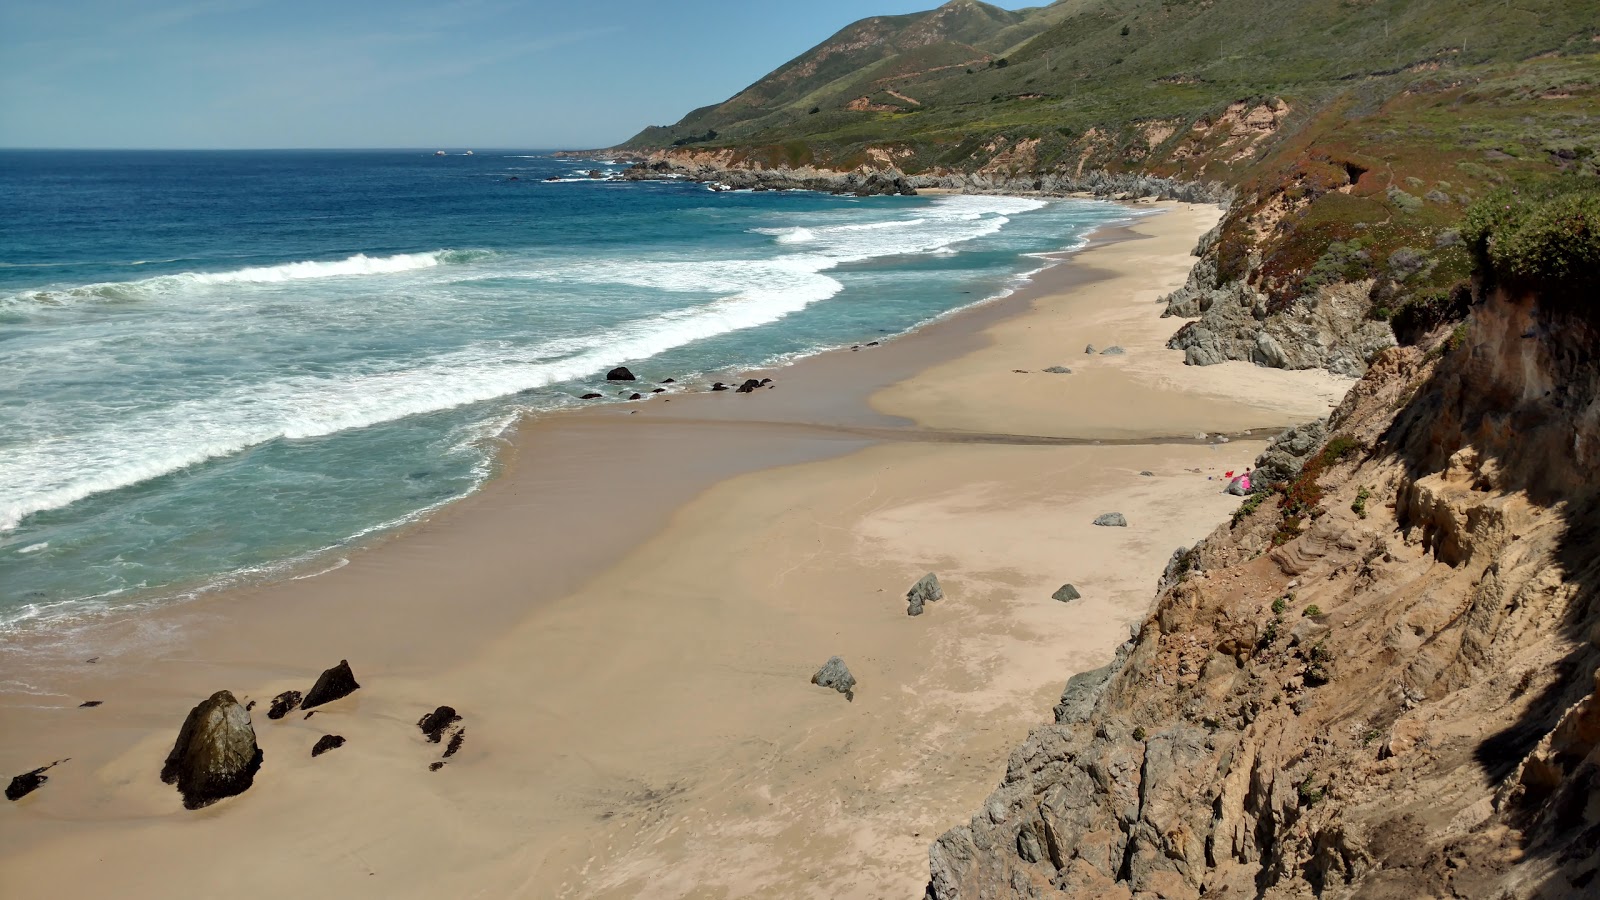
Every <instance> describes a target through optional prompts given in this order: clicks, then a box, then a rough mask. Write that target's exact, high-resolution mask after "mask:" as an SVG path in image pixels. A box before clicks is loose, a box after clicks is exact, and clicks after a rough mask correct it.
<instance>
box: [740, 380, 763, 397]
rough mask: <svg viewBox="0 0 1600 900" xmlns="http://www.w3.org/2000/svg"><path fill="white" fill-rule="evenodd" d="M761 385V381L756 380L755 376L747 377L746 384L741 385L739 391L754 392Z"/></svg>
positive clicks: (744, 392)
mask: <svg viewBox="0 0 1600 900" xmlns="http://www.w3.org/2000/svg"><path fill="white" fill-rule="evenodd" d="M759 387H761V382H759V381H757V380H755V379H754V378H746V379H745V380H744V384H741V385H739V388H738V391H737V393H740V394H753V393H755V391H756V388H759Z"/></svg>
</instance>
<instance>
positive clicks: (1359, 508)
mask: <svg viewBox="0 0 1600 900" xmlns="http://www.w3.org/2000/svg"><path fill="white" fill-rule="evenodd" d="M1371 497H1372V492H1371V491H1369V490H1367V489H1366V487H1362V488H1361V490H1359V491H1357V492H1356V499H1355V500H1354V501H1353V502H1352V503H1351V504H1350V511H1351V512H1353V513H1355V514H1356V515H1357V516H1360V517H1361V518H1363V519H1365V518H1366V517H1367V501H1368V500H1369V499H1371Z"/></svg>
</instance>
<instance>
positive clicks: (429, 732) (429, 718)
mask: <svg viewBox="0 0 1600 900" xmlns="http://www.w3.org/2000/svg"><path fill="white" fill-rule="evenodd" d="M459 721H461V716H460V715H458V714H457V713H456V710H455V707H453V706H441V707H439V708H438V709H435V710H434V711H433V712H431V713H428V714H427V715H425V716H423V717H422V718H420V719H418V720H417V728H418V729H420V730H421V731H422V733H423V735H425V736H426V737H427V738H428V743H430V744H437V743H439V741H441V740H443V739H444V733H445V729H447V728H449V727H450V726H451V725H454V724H455V723H457V722H459Z"/></svg>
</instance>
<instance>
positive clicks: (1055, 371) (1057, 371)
mask: <svg viewBox="0 0 1600 900" xmlns="http://www.w3.org/2000/svg"><path fill="white" fill-rule="evenodd" d="M1045 371H1046V372H1049V373H1050V374H1051V375H1071V374H1072V370H1071V369H1069V368H1067V367H1066V366H1051V367H1050V368H1048V369H1045Z"/></svg>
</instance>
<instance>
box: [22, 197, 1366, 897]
mask: <svg viewBox="0 0 1600 900" xmlns="http://www.w3.org/2000/svg"><path fill="white" fill-rule="evenodd" d="M1163 209H1164V212H1163V214H1161V215H1159V216H1152V217H1149V218H1144V219H1141V220H1139V221H1138V222H1136V223H1135V224H1134V225H1132V226H1131V227H1129V228H1126V229H1114V230H1110V231H1108V232H1105V233H1102V234H1101V235H1100V236H1099V240H1098V241H1097V243H1096V245H1095V246H1093V247H1091V248H1090V249H1088V250H1085V251H1083V252H1082V253H1080V254H1076V255H1074V256H1073V257H1072V259H1071V261H1070V262H1069V263H1067V264H1065V265H1061V266H1057V267H1055V268H1053V269H1050V270H1047V271H1046V272H1044V273H1042V274H1041V275H1039V276H1038V277H1036V278H1035V279H1034V281H1033V283H1032V284H1030V285H1029V286H1028V287H1027V288H1025V289H1024V290H1022V291H1019V292H1018V293H1017V294H1014V295H1013V296H1011V297H1009V298H1006V299H1004V300H1001V301H998V302H995V303H992V304H988V305H985V306H983V307H979V308H975V309H972V310H968V311H964V312H962V313H958V314H955V315H952V316H950V317H947V318H945V319H943V320H941V321H939V322H936V323H934V324H932V325H930V326H928V327H926V328H924V329H921V330H919V331H918V332H916V333H914V334H912V335H908V336H905V337H902V338H899V339H896V340H893V341H889V342H886V343H884V344H883V345H882V346H878V347H864V348H862V349H861V350H859V351H857V352H850V351H843V352H836V353H830V354H824V355H821V356H818V357H813V358H811V359H807V360H802V361H801V362H799V363H797V364H796V365H793V366H790V367H786V368H783V369H780V370H777V371H774V372H769V373H764V374H766V375H769V376H771V377H773V378H774V380H775V386H774V387H773V389H771V390H762V391H758V392H756V393H754V394H749V395H736V394H733V393H732V392H726V393H718V394H709V393H704V392H699V393H675V394H669V395H658V396H657V397H656V398H655V399H651V400H649V401H643V402H639V403H635V404H625V405H613V406H607V407H604V408H598V407H597V408H595V409H592V410H585V411H582V412H579V413H576V414H570V415H557V416H549V417H545V418H541V419H536V420H532V421H530V422H528V423H526V424H524V425H523V426H522V427H520V428H519V429H518V430H517V431H516V432H515V433H514V434H512V435H509V436H508V439H507V440H508V444H509V446H508V448H507V452H506V454H505V461H504V464H503V471H502V473H501V474H500V475H499V477H497V478H496V479H494V480H493V481H492V482H491V483H490V484H489V485H487V486H486V487H485V488H484V489H483V490H482V491H480V492H479V493H478V494H476V495H474V496H473V497H471V498H468V499H467V500H465V501H462V502H460V503H457V504H454V505H452V506H450V507H448V508H446V509H445V510H442V511H441V512H439V513H437V514H436V515H434V516H432V517H430V518H429V519H428V520H426V521H425V522H422V523H419V524H417V525H414V526H411V527H408V528H406V529H403V530H402V531H400V532H398V533H396V534H394V535H392V536H389V537H387V538H386V539H384V540H382V541H380V542H378V543H377V544H376V545H375V546H372V547H370V548H365V549H362V550H360V551H356V552H352V553H350V554H347V556H348V558H349V564H348V565H344V566H343V567H341V568H338V569H336V570H333V571H329V572H327V573H325V574H321V575H317V576H315V577H306V578H301V579H298V580H289V581H284V582H279V583H276V584H270V585H263V586H258V587H252V588H248V589H239V590H231V591H224V592H219V593H216V594H213V595H209V596H205V597H202V598H200V599H197V600H195V601H192V602H188V603H184V604H181V605H175V606H169V607H166V608H162V609H158V610H151V611H148V612H146V613H144V614H141V615H138V616H124V617H120V618H114V619H110V620H106V621H102V622H98V623H94V624H90V625H86V626H84V627H81V628H79V629H76V630H73V631H68V632H60V633H56V634H54V635H49V636H44V635H40V636H35V637H34V638H32V639H30V640H27V641H20V642H14V643H13V644H11V645H8V646H7V647H5V648H3V652H0V682H4V683H5V684H6V685H7V686H8V688H7V689H6V690H5V691H4V692H3V693H0V733H4V734H5V735H6V739H5V741H4V742H3V746H0V765H4V766H6V767H8V768H4V769H0V772H3V773H5V774H6V775H7V776H9V775H10V774H15V773H18V772H22V771H26V770H28V769H31V768H34V767H35V766H38V765H43V764H45V763H47V762H50V761H51V760H54V759H59V758H62V757H71V758H72V759H71V761H70V762H66V763H63V764H62V765H61V766H59V767H57V768H55V769H53V770H51V772H50V773H49V774H50V775H51V780H50V782H49V783H48V784H46V785H45V786H44V787H43V788H41V789H40V790H39V791H37V792H36V793H34V794H33V795H31V796H29V797H27V798H25V799H24V800H22V801H20V802H18V803H14V804H8V806H9V808H8V809H5V810H3V811H0V872H3V873H5V874H4V876H3V879H4V884H5V885H6V886H7V888H8V893H15V894H16V895H18V896H24V895H34V894H46V893H48V894H50V895H55V896H85V895H89V894H112V895H116V896H133V897H137V896H147V895H149V896H155V895H170V893H172V889H173V886H174V885H176V884H181V885H183V890H182V892H183V893H187V894H197V895H204V894H210V893H213V892H221V891H227V892H229V893H231V894H242V895H245V896H280V895H283V894H286V893H289V892H298V893H301V894H309V895H312V896H324V895H333V894H336V893H337V894H340V895H344V896H384V897H390V896H429V897H436V896H440V895H445V896H464V895H467V896H486V897H491V896H492V897H498V896H527V897H569V896H570V897H636V896H651V897H702V896H814V897H856V896H859V897H880V896H916V895H917V894H918V893H919V892H920V890H921V884H922V882H923V880H925V878H926V845H927V843H928V842H929V841H930V840H931V839H932V838H933V837H935V836H936V835H937V833H938V832H940V831H942V830H944V829H946V828H948V827H950V826H952V825H955V824H957V823H959V822H960V821H962V820H963V819H964V817H965V816H967V815H969V814H970V813H971V812H972V811H973V810H974V809H975V808H976V806H977V804H978V803H980V802H981V800H982V798H983V797H984V796H985V795H986V794H987V793H988V791H989V790H991V789H992V788H993V786H994V784H995V783H996V782H997V781H998V779H999V777H1000V775H1001V773H1002V772H1003V769H1004V763H1005V758H1006V755H1007V754H1008V753H1009V750H1010V748H1011V747H1012V746H1013V745H1014V744H1016V743H1017V742H1019V741H1020V740H1021V739H1022V737H1023V736H1024V735H1025V734H1026V732H1027V730H1028V729H1029V727H1030V726H1032V725H1035V724H1038V723H1042V722H1044V721H1046V720H1047V719H1048V714H1049V708H1050V706H1051V705H1052V704H1053V703H1054V701H1055V697H1056V695H1057V694H1059V692H1060V689H1061V685H1062V684H1063V683H1064V682H1065V680H1066V678H1067V677H1068V676H1069V675H1070V674H1072V673H1073V672H1075V671H1078V670H1081V669H1083V668H1088V667H1092V666H1095V665H1099V664H1101V663H1103V662H1104V661H1105V660H1106V659H1108V658H1109V656H1110V654H1111V652H1112V650H1113V649H1114V647H1115V646H1116V645H1117V643H1119V642H1120V641H1121V640H1123V639H1124V638H1125V637H1126V635H1127V630H1128V627H1129V625H1130V624H1131V623H1134V622H1137V621H1138V620H1140V619H1141V618H1142V617H1143V616H1144V614H1145V612H1146V611H1147V609H1148V608H1149V605H1150V601H1151V595H1152V591H1153V587H1154V583H1155V578H1156V576H1157V574H1158V573H1159V572H1160V570H1161V567H1162V565H1163V564H1164V563H1165V562H1166V560H1167V558H1168V556H1169V555H1170V554H1171V552H1172V550H1173V549H1174V548H1175V547H1177V546H1179V545H1185V544H1188V543H1192V542H1193V540H1195V539H1196V538H1198V537H1201V536H1203V535H1204V534H1205V533H1206V532H1207V531H1209V530H1210V528H1211V527H1213V526H1214V525H1215V524H1216V523H1217V522H1219V521H1221V520H1222V519H1224V518H1225V517H1226V515H1227V513H1228V512H1229V511H1231V510H1232V509H1233V508H1234V506H1235V505H1236V498H1231V497H1227V496H1225V495H1222V494H1220V493H1218V490H1219V488H1220V485H1219V484H1217V483H1216V482H1213V481H1208V480H1207V479H1206V477H1205V476H1206V474H1207V473H1214V472H1220V471H1221V470H1222V469H1229V468H1240V467H1242V466H1244V465H1246V464H1248V463H1249V461H1250V460H1251V459H1253V458H1254V456H1255V455H1256V454H1257V453H1258V452H1259V451H1260V449H1261V446H1262V442H1261V441H1260V440H1257V439H1256V438H1257V437H1260V438H1264V437H1265V436H1267V434H1268V433H1270V432H1271V431H1273V430H1275V429H1277V428H1279V427H1283V426H1287V425H1290V424H1294V423H1298V422H1302V421H1306V420H1309V419H1311V418H1313V417H1316V416H1320V415H1323V414H1325V413H1326V411H1327V408H1328V405H1329V403H1330V402H1331V401H1332V400H1333V399H1334V398H1336V397H1338V396H1340V395H1342V393H1343V391H1344V389H1345V386H1346V385H1347V382H1345V381H1342V380H1339V379H1334V378H1331V377H1329V376H1326V375H1325V374H1323V373H1283V372H1271V371H1266V370H1262V369H1257V368H1255V367H1252V366H1248V365H1244V364H1227V365H1223V366H1217V367H1212V368H1208V369H1203V370H1196V369H1189V368H1185V367H1183V366H1182V365H1181V354H1178V353H1176V352H1174V351H1169V350H1166V349H1164V346H1163V345H1164V342H1165V339H1166V337H1168V336H1169V335H1170V333H1171V332H1172V331H1173V330H1175V329H1176V327H1177V326H1178V324H1179V322H1177V321H1175V320H1161V319H1159V318H1157V316H1158V314H1159V309H1160V307H1159V306H1158V305H1157V304H1156V303H1155V302H1154V300H1155V299H1156V297H1157V296H1159V295H1160V294H1161V293H1164V292H1166V291H1168V290H1171V289H1172V288H1174V287H1176V286H1177V285H1178V284H1181V282H1182V280H1183V278H1184V275H1185V273H1186V272H1187V269H1188V267H1189V265H1190V264H1191V263H1192V259H1191V258H1190V257H1189V256H1188V251H1189V249H1190V248H1191V247H1192V246H1193V245H1194V243H1195V241H1196V239H1197V238H1198V237H1199V235H1200V234H1201V233H1202V232H1204V231H1205V230H1206V229H1207V228H1209V227H1210V225H1211V224H1213V223H1214V222H1215V221H1216V218H1217V211H1216V210H1215V209H1213V208H1210V207H1192V206H1184V205H1178V204H1167V205H1164V206H1163ZM1087 342H1093V343H1095V344H1096V345H1097V346H1106V345H1109V344H1112V343H1118V344H1120V345H1121V346H1123V347H1124V348H1125V349H1126V350H1127V354H1126V355H1125V356H1121V357H1106V356H1099V355H1096V356H1093V357H1089V356H1086V355H1085V354H1083V345H1084V344H1085V343H1087ZM1058 364H1059V365H1066V366H1070V367H1072V368H1073V369H1074V373H1073V374H1071V375H1049V374H1042V373H1040V372H1039V370H1040V369H1042V368H1044V367H1046V366H1049V365H1058ZM1015 369H1023V370H1027V371H1026V372H1025V373H1018V372H1015V371H1013V370H1015ZM641 374H642V375H650V374H653V373H647V372H641ZM662 374H666V373H662ZM740 374H741V375H742V374H744V373H740ZM755 374H756V377H761V375H762V374H763V373H755ZM725 380H726V379H725ZM1247 429H1250V430H1257V431H1259V434H1258V435H1255V436H1251V437H1250V438H1241V439H1239V440H1235V441H1233V442H1231V443H1227V444H1217V443H1214V442H1212V441H1211V440H1205V441H1202V440H1197V439H1195V437H1194V436H1193V435H1194V433H1195V432H1199V431H1205V432H1208V433H1212V434H1214V433H1216V432H1234V433H1239V432H1243V431H1245V430H1247ZM1262 429H1265V431H1260V430H1262ZM1096 440H1100V441H1105V442H1106V443H1103V444H1101V445H1098V446H1097V445H1095V444H1094V443H1093V442H1094V441H1096ZM1141 470H1149V471H1151V472H1153V473H1154V475H1153V476H1152V477H1144V476H1141V475H1139V472H1140V471H1141ZM1194 470H1198V472H1197V471H1194ZM1113 510H1115V511H1120V512H1123V513H1125V514H1126V515H1127V517H1128V519H1129V522H1130V526H1129V527H1128V528H1125V529H1123V528H1099V527H1095V526H1093V525H1091V524H1090V522H1091V520H1092V519H1093V518H1094V516H1096V515H1098V514H1099V513H1101V512H1107V511H1113ZM930 570H931V571H935V572H937V573H938V574H939V576H940V579H941V581H942V582H943V583H944V587H945V592H946V595H947V596H946V599H945V600H943V601H941V602H939V603H937V604H935V605H933V606H932V607H931V608H930V609H929V611H928V612H927V613H926V614H925V615H923V616H921V617H917V618H911V617H908V616H907V615H906V613H905V601H904V593H905V590H906V588H907V587H909V586H910V584H911V583H912V582H913V581H915V579H916V578H917V577H919V576H920V575H922V574H923V573H924V572H926V571H930ZM1068 581H1070V582H1072V583H1073V584H1075V585H1076V586H1077V587H1078V588H1079V589H1080V590H1081V591H1082V593H1083V596H1084V599H1082V600H1081V601H1078V602H1075V603H1072V604H1062V603H1058V602H1056V601H1054V600H1052V599H1051V598H1050V594H1051V593H1052V592H1053V591H1054V590H1055V589H1056V588H1057V587H1059V586H1060V585H1061V584H1062V583H1064V582H1068ZM834 654H840V655H842V656H843V657H844V658H845V660H846V662H847V663H848V664H849V665H850V667H851V669H852V671H853V672H854V673H855V675H856V677H857V678H858V679H859V680H860V685H859V687H858V689H857V693H856V697H855V700H854V702H848V701H846V700H845V698H844V697H842V696H841V695H839V694H836V693H834V692H832V691H827V690H824V689H821V688H818V687H815V686H813V685H811V684H810V683H809V678H810V675H811V673H812V672H814V671H815V670H816V668H817V667H818V666H819V665H821V663H822V662H823V661H825V660H826V659H827V658H828V657H829V656H831V655H834ZM91 657H95V658H98V661H97V662H95V663H93V664H90V663H86V662H85V660H87V659H89V658H91ZM341 658H347V659H349V660H350V662H351V665H352V666H353V668H354V670H355V673H356V676H357V678H358V679H359V680H360V681H361V682H362V685H363V687H362V689H361V690H360V691H358V692H357V693H356V694H354V695H352V696H350V697H349V698H346V699H344V700H340V701H336V702H335V703H332V704H329V705H328V706H326V707H323V708H320V709H319V710H318V712H317V714H316V716H315V717H313V718H311V719H309V720H308V719H303V718H301V714H299V713H295V714H291V715H290V716H289V717H288V718H287V719H285V720H282V721H278V722H273V721H268V720H267V719H266V717H265V716H264V715H261V714H260V707H258V708H257V713H256V715H255V727H256V731H257V735H258V738H259V740H260V743H261V746H262V748H263V751H264V753H265V762H264V766H263V769H262V771H261V773H260V774H259V775H258V776H257V780H256V783H255V786H254V787H252V788H251V790H250V791H248V792H246V793H245V794H243V795H241V796H239V797H235V798H231V799H229V800H225V801H222V802H220V803H218V804H216V805H214V806H212V807H209V808H207V809H205V810H202V811H199V812H187V811H185V810H183V808H182V806H181V804H180V802H179V798H178V796H177V794H176V792H175V791H173V789H172V788H170V787H168V786H166V785H164V784H161V783H160V781H159V780H158V779H157V778H156V773H157V772H159V770H160V767H161V761H162V759H163V758H164V757H165V754H166V752H167V750H168V749H169V748H170V746H171V742H172V740H173V737H174V736H175V734H176V731H177V728H178V726H179V725H180V724H181V723H182V720H183V716H184V715H185V713H186V712H187V711H188V709H189V708H190V707H191V706H192V705H193V704H194V703H196V702H198V701H199V700H200V699H203V698H204V697H206V696H208V695H209V694H210V693H212V692H213V691H215V690H218V689H220V688H227V689H229V690H232V691H233V692H234V693H235V694H236V695H239V696H241V698H243V697H249V698H253V699H257V700H260V701H263V702H264V701H265V700H266V699H267V698H270V697H271V696H272V695H273V694H275V693H277V692H279V691H281V690H285V689H290V688H294V689H298V690H305V689H307V688H308V687H309V686H310V683H311V681H312V680H314V678H315V677H316V674H317V672H318V671H320V670H321V669H322V668H324V667H326V666H329V665H332V664H333V663H335V662H337V661H338V660H339V659H341ZM19 686H25V687H19ZM89 699H98V700H104V701H105V703H104V705H103V706H100V707H98V708H94V709H80V708H78V703H80V702H81V701H83V700H89ZM439 704H449V705H452V706H454V707H456V708H457V709H458V710H459V711H460V712H461V713H462V715H463V716H464V721H463V725H464V727H465V729H466V739H465V745H464V747H463V749H462V751H461V752H460V753H459V754H458V755H456V756H455V757H453V758H452V759H451V760H450V761H449V762H448V764H447V765H446V766H444V767H443V768H442V769H441V770H439V771H436V772H433V771H429V769H428V765H429V763H430V762H433V761H435V760H437V759H438V758H439V751H440V747H439V746H438V745H432V744H427V743H425V741H424V740H423V738H422V735H421V734H420V732H419V731H418V730H417V728H416V726H415V722H416V720H417V719H418V718H419V717H420V716H421V715H422V714H423V713H425V712H427V711H429V710H431V709H432V708H433V707H434V706H437V705H439ZM324 733H334V734H341V735H343V736H345V737H346V738H348V743H347V744H346V745H345V746H344V747H342V748H340V749H337V750H335V751H332V752H331V753H329V754H327V755H324V756H322V757H319V758H316V759H312V758H311V756H310V747H311V745H312V743H314V742H315V740H316V739H317V737H319V736H320V735H322V734H324Z"/></svg>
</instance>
